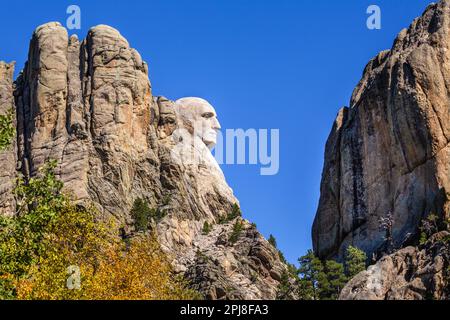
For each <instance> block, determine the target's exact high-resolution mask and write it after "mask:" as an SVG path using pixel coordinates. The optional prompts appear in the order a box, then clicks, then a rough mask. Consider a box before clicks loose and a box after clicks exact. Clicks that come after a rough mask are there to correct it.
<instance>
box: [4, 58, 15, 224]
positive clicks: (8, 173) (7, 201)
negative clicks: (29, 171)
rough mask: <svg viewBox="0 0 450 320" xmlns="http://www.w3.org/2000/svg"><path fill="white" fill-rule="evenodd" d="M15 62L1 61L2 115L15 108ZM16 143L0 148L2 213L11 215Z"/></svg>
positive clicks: (12, 212) (13, 207) (12, 210)
mask: <svg viewBox="0 0 450 320" xmlns="http://www.w3.org/2000/svg"><path fill="white" fill-rule="evenodd" d="M13 73H14V63H11V64H8V63H5V62H2V61H0V115H2V116H6V115H7V114H8V113H9V112H11V111H12V110H13V109H14V97H13ZM15 148H16V144H15V143H12V145H11V146H9V147H8V148H7V149H6V150H0V163H1V170H0V215H5V216H11V215H13V214H14V212H15V201H14V196H13V189H14V180H15V176H16V162H17V160H16V150H15Z"/></svg>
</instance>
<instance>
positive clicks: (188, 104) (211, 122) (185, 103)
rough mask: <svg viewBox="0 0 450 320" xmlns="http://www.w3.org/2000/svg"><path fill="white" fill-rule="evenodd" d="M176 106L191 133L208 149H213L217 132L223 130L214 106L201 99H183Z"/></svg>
mask: <svg viewBox="0 0 450 320" xmlns="http://www.w3.org/2000/svg"><path fill="white" fill-rule="evenodd" d="M176 105H177V106H178V112H179V114H180V116H181V118H182V120H183V122H184V124H185V125H186V126H188V129H189V131H190V132H191V133H192V134H194V135H196V136H198V137H199V138H200V139H201V140H202V141H203V142H204V143H205V144H206V146H207V147H208V148H210V149H211V148H213V147H214V146H215V145H216V143H217V132H218V131H219V130H220V129H221V127H220V123H219V121H218V120H217V114H216V110H214V108H213V106H212V105H210V104H209V103H208V101H206V100H204V99H201V98H182V99H179V100H177V101H176Z"/></svg>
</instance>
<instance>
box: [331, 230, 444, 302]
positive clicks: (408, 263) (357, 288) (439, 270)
mask: <svg viewBox="0 0 450 320" xmlns="http://www.w3.org/2000/svg"><path fill="white" fill-rule="evenodd" d="M449 266H450V233H448V232H446V231H442V232H440V233H437V234H435V235H434V236H432V237H431V239H430V240H429V241H428V242H427V243H426V244H425V245H423V246H421V247H406V248H404V249H401V250H399V251H397V252H396V253H394V254H392V255H388V256H385V257H383V258H382V259H381V260H380V261H378V262H377V263H376V264H375V265H373V266H370V267H369V269H368V270H367V271H363V272H361V273H360V274H358V275H357V276H356V277H354V278H353V279H352V280H351V281H350V282H349V283H348V284H347V285H346V286H345V287H344V289H343V290H342V292H341V294H340V297H339V299H341V300H446V299H449V298H450V268H449Z"/></svg>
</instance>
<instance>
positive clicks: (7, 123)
mask: <svg viewBox="0 0 450 320" xmlns="http://www.w3.org/2000/svg"><path fill="white" fill-rule="evenodd" d="M13 120H14V112H13V110H12V109H11V110H10V111H8V112H7V113H6V114H4V115H1V114H0V151H2V150H5V149H7V148H8V147H9V146H10V145H11V143H12V139H13V138H14V136H15V133H16V130H15V128H14V123H13Z"/></svg>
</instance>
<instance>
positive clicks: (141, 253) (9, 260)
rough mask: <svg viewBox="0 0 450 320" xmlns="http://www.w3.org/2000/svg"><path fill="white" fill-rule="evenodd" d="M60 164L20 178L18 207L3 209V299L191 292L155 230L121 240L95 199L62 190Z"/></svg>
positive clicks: (158, 296) (177, 296)
mask: <svg viewBox="0 0 450 320" xmlns="http://www.w3.org/2000/svg"><path fill="white" fill-rule="evenodd" d="M53 168H54V164H53V165H49V166H47V167H45V168H44V169H43V171H42V175H41V176H39V177H37V178H34V179H32V180H30V181H29V182H28V183H27V184H25V183H24V182H22V181H19V182H18V188H17V190H16V193H17V197H18V199H19V203H20V205H19V208H18V209H19V215H18V216H17V217H15V218H5V217H0V299H21V300H22V299H23V300H29V299H33V300H60V299H63V300H69V299H86V300H91V299H95V300H106V299H108V300H110V299H111V300H113V299H120V300H136V299H146V300H186V299H197V298H200V297H199V295H198V294H197V293H196V292H194V291H192V290H190V289H188V285H187V283H186V282H185V281H184V280H182V279H181V278H179V277H177V276H176V275H175V274H174V272H173V270H172V268H171V264H170V262H169V261H168V259H167V257H166V255H165V254H164V253H163V251H162V250H161V248H160V246H159V243H158V241H157V238H156V236H155V235H154V234H148V233H139V234H138V235H136V236H134V237H132V238H129V239H127V240H126V241H124V240H122V239H121V238H120V237H119V236H118V234H119V232H118V228H117V226H115V225H114V224H113V223H111V222H109V221H106V220H99V219H98V217H99V216H100V215H99V214H98V212H97V211H96V209H95V208H94V207H93V206H87V207H86V206H80V205H76V204H75V203H74V202H73V201H71V200H70V199H69V197H68V196H66V195H64V194H62V193H61V189H62V183H60V182H59V181H58V180H57V179H56V178H55V175H54V173H53Z"/></svg>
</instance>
